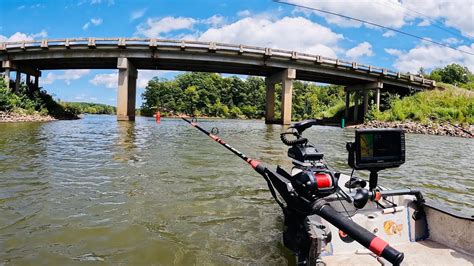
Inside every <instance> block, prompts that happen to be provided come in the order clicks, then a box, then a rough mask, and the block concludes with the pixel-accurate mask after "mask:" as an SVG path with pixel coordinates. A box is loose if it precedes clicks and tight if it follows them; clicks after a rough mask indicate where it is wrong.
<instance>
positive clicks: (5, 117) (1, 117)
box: [0, 111, 58, 123]
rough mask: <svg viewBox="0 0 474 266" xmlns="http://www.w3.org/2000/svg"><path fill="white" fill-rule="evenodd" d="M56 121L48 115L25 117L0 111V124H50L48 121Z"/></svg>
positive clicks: (25, 115)
mask: <svg viewBox="0 0 474 266" xmlns="http://www.w3.org/2000/svg"><path fill="white" fill-rule="evenodd" d="M56 120H58V119H56V118H54V117H52V116H50V115H40V114H39V113H35V114H32V115H27V114H19V113H12V112H3V111H0V123H16V122H50V121H56Z"/></svg>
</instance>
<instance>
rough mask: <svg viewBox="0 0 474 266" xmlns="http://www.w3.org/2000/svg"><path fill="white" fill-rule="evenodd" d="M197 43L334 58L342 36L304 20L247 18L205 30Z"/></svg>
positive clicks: (299, 18)
mask: <svg viewBox="0 0 474 266" xmlns="http://www.w3.org/2000/svg"><path fill="white" fill-rule="evenodd" d="M198 39H199V40H201V41H218V42H226V43H235V44H239V43H242V44H247V45H256V46H262V47H270V48H280V49H288V50H295V51H298V52H306V53H312V54H320V55H325V56H330V57H336V52H337V51H338V49H339V48H338V47H337V42H338V41H339V40H341V39H343V36H342V35H341V34H337V33H335V32H333V31H332V30H331V29H329V28H327V27H324V26H321V25H319V24H317V23H314V22H312V21H310V20H308V19H306V18H303V17H284V18H281V19H268V18H265V17H246V18H242V19H240V20H238V21H236V22H234V23H231V24H227V25H223V26H221V27H219V28H212V29H208V30H207V31H205V32H204V33H202V34H201V35H200V36H199V37H198Z"/></svg>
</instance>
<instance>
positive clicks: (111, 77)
mask: <svg viewBox="0 0 474 266" xmlns="http://www.w3.org/2000/svg"><path fill="white" fill-rule="evenodd" d="M89 82H90V83H91V84H93V85H94V86H104V87H106V88H108V89H116V88H117V86H118V73H111V74H97V75H95V76H94V78H92V79H91V80H89Z"/></svg>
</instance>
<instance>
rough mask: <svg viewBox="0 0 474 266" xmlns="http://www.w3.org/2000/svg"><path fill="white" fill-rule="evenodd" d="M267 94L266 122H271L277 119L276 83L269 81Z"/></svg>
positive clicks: (266, 83)
mask: <svg viewBox="0 0 474 266" xmlns="http://www.w3.org/2000/svg"><path fill="white" fill-rule="evenodd" d="M265 85H266V87H267V90H266V91H267V95H266V101H265V123H266V124H271V123H273V122H274V121H275V83H271V82H267V80H265Z"/></svg>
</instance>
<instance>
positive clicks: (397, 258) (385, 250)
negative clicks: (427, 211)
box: [313, 200, 404, 265]
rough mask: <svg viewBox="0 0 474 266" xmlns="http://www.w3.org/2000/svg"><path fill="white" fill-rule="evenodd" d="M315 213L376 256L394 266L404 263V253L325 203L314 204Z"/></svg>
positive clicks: (321, 201)
mask: <svg viewBox="0 0 474 266" xmlns="http://www.w3.org/2000/svg"><path fill="white" fill-rule="evenodd" d="M313 211H314V213H315V214H317V215H319V216H321V217H322V218H324V219H325V220H326V221H328V222H329V223H331V224H332V225H334V226H335V227H337V228H339V229H340V230H342V231H343V232H344V233H346V234H347V235H349V236H350V237H351V238H352V239H354V240H355V241H357V242H359V243H360V244H361V245H362V246H364V247H366V248H368V249H369V250H370V251H372V252H374V253H375V254H376V255H378V256H381V257H383V258H384V259H386V260H387V261H389V262H390V263H392V264H393V265H399V264H400V263H401V262H402V261H403V258H404V255H403V253H402V252H399V251H397V250H396V249H394V248H392V247H391V246H390V245H388V243H387V242H385V241H384V240H382V239H381V238H379V237H377V236H375V235H374V234H372V233H371V232H369V231H368V230H367V229H365V228H363V227H362V226H360V225H358V224H356V223H354V222H353V221H352V220H350V219H349V218H347V217H346V216H344V215H342V214H340V213H338V212H337V211H335V210H334V209H333V208H332V207H331V206H329V205H328V204H327V203H326V202H325V201H323V200H318V201H316V202H315V203H314V204H313Z"/></svg>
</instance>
